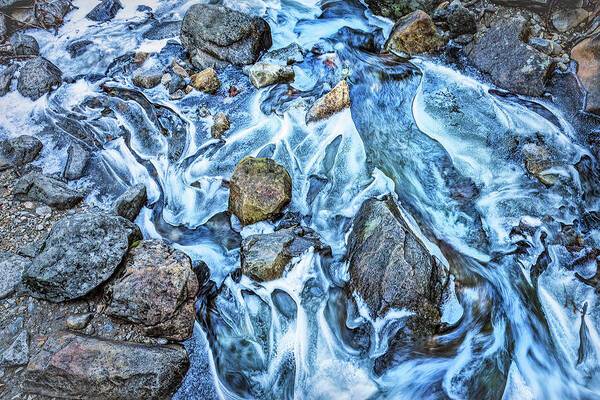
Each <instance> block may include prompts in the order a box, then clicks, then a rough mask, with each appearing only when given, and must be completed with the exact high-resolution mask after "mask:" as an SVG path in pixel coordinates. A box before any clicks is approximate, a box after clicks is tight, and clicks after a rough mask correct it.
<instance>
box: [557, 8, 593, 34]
mask: <svg viewBox="0 0 600 400" xmlns="http://www.w3.org/2000/svg"><path fill="white" fill-rule="evenodd" d="M589 15H590V14H589V13H588V12H587V11H586V10H584V9H583V8H577V9H575V10H567V9H559V10H557V11H556V12H554V13H553V14H552V18H551V19H552V26H554V28H555V29H556V30H557V31H559V32H567V31H570V30H571V29H573V28H575V27H577V26H578V25H580V24H582V23H583V22H585V21H587V19H588V18H589Z"/></svg>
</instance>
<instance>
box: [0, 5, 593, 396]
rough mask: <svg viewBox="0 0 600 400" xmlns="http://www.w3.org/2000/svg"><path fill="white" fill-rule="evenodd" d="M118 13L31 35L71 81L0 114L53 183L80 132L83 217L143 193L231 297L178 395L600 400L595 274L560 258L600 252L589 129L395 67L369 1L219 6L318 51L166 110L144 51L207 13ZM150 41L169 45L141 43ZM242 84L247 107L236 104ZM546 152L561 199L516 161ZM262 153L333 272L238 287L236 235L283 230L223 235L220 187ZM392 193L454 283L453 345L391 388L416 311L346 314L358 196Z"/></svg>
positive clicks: (437, 61) (1, 123)
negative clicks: (177, 25)
mask: <svg viewBox="0 0 600 400" xmlns="http://www.w3.org/2000/svg"><path fill="white" fill-rule="evenodd" d="M123 3H124V5H125V9H124V10H121V11H120V12H119V13H118V15H117V17H116V18H115V19H114V20H113V21H111V22H108V23H102V24H97V23H93V22H91V21H88V20H86V19H85V18H84V16H85V15H86V13H87V12H88V11H89V10H90V9H91V8H92V7H93V6H94V5H95V2H94V1H74V4H75V5H76V6H77V7H78V9H76V10H75V11H74V12H72V13H71V14H69V15H68V17H67V20H66V22H65V24H64V26H62V27H61V28H60V29H59V30H58V31H57V32H44V31H32V32H31V34H33V35H34V36H36V38H37V39H38V41H39V43H40V47H41V48H42V54H44V55H45V57H47V58H48V59H50V61H52V62H53V63H55V64H56V65H57V66H59V67H60V68H61V69H62V70H63V72H64V74H65V75H66V76H68V77H69V80H68V83H65V84H63V85H62V86H61V87H60V88H59V89H58V90H57V91H56V92H54V93H52V94H51V95H50V96H49V97H43V98H41V99H40V100H38V101H36V102H32V101H30V100H28V99H25V98H23V97H21V96H20V95H19V94H18V92H16V91H13V92H11V93H9V94H8V95H7V96H4V97H2V98H0V109H1V110H2V114H1V115H0V137H11V136H17V135H19V134H21V133H22V132H35V133H38V136H39V137H41V138H42V140H43V141H44V144H45V146H44V149H45V150H44V153H43V160H44V161H43V166H44V169H45V172H48V173H53V172H58V171H60V170H61V169H62V165H61V162H60V161H59V159H58V157H57V156H56V154H57V153H58V152H59V151H64V150H65V147H66V143H65V137H66V136H67V135H69V136H71V137H73V138H74V139H76V140H79V141H80V142H81V143H82V144H84V145H85V146H86V147H87V148H88V149H91V150H93V152H94V156H93V159H92V162H93V168H91V170H92V171H93V172H92V174H91V175H90V176H88V177H87V178H86V179H84V180H83V181H79V182H77V183H75V185H78V186H79V187H80V188H83V189H86V190H87V192H88V193H89V195H88V197H87V198H86V201H87V202H88V203H90V204H92V205H95V206H98V207H101V208H107V207H108V206H109V205H110V203H111V201H112V200H114V198H116V197H117V196H118V195H119V194H120V193H122V192H123V191H124V190H125V188H126V187H128V186H129V185H132V184H135V183H143V184H144V185H146V187H147V189H148V193H149V198H150V204H151V205H150V206H149V207H148V208H145V209H144V210H143V211H142V213H141V214H140V216H139V217H138V219H137V221H136V222H137V223H138V225H140V227H141V229H142V231H143V233H144V237H145V238H161V239H164V240H167V241H168V242H170V243H172V244H173V245H174V246H176V247H177V248H179V249H181V250H183V251H185V252H186V253H187V254H188V255H189V256H190V257H191V258H192V259H193V261H194V262H196V263H198V262H200V261H203V262H205V263H206V264H207V265H208V266H209V268H210V271H211V279H212V281H213V282H214V286H210V287H206V288H204V291H203V295H206V294H208V295H214V293H215V291H216V287H221V292H220V295H219V297H218V298H217V300H215V302H214V306H211V307H208V306H209V304H208V303H207V302H206V301H205V298H204V297H201V298H200V299H199V301H198V323H197V324H196V329H195V335H194V338H193V339H191V340H190V341H189V342H188V343H187V344H186V346H187V348H188V350H189V351H190V353H191V358H192V367H191V369H190V372H189V374H188V377H187V378H186V380H185V382H184V384H183V386H182V388H181V389H180V390H179V392H178V393H177V394H176V396H175V397H176V398H177V399H196V398H197V399H210V398H219V397H220V398H225V399H237V398H263V399H281V398H296V399H330V398H335V399H366V398H386V399H387V398H389V399H417V398H418V399H440V398H451V399H466V398H469V399H576V398H586V399H592V398H600V335H599V329H600V304H598V294H597V293H596V292H595V289H594V288H593V287H590V286H588V285H585V284H583V283H582V282H581V281H580V280H578V279H577V278H576V277H575V274H574V272H575V271H578V272H579V273H580V274H581V275H582V276H585V277H589V276H592V275H593V274H594V273H595V267H596V265H595V260H594V257H587V258H586V257H580V258H576V257H574V256H573V254H572V253H570V252H568V251H567V250H566V249H565V245H564V244H565V241H566V239H565V238H566V237H567V236H568V235H569V232H570V231H569V229H571V230H577V229H581V230H582V231H583V235H584V236H585V241H586V243H587V244H588V245H589V248H588V249H587V250H589V249H591V248H592V247H595V246H598V245H599V244H600V243H599V241H600V235H599V233H598V229H597V226H598V224H597V222H596V221H595V218H594V216H595V212H596V211H597V209H598V191H597V189H595V185H597V182H598V180H597V176H596V175H595V173H594V172H593V171H594V169H596V170H597V168H598V166H597V160H596V159H595V157H594V155H593V154H592V152H591V151H590V150H589V149H588V148H587V147H586V145H585V144H584V140H583V139H582V137H581V134H580V132H581V131H582V130H583V129H588V128H589V127H585V126H584V127H583V128H582V126H577V127H575V126H574V122H573V120H572V119H571V118H570V116H569V114H568V113H567V112H566V111H565V110H564V109H562V107H559V106H557V104H556V103H553V102H550V101H549V100H548V99H546V98H541V99H538V98H536V99H533V98H522V97H516V96H512V95H510V94H508V93H504V92H502V91H499V90H496V89H495V88H494V87H493V86H491V85H490V84H489V83H486V80H485V78H483V77H481V76H479V75H478V74H477V73H476V72H475V71H472V70H470V69H469V68H468V67H464V65H463V63H462V62H461V60H460V59H454V58H452V57H448V56H440V57H422V58H415V59H412V60H410V61H407V60H403V59H400V58H397V57H395V56H392V55H380V54H379V53H378V51H377V49H378V48H379V46H381V44H382V42H383V41H384V39H385V37H387V35H388V34H389V32H390V30H391V27H392V23H391V22H390V21H388V20H384V19H381V18H378V17H376V16H373V15H372V14H371V13H370V11H368V10H367V9H366V7H365V6H364V5H363V4H362V3H360V2H359V1H358V0H322V1H316V0H265V1H262V0H244V1H241V0H236V1H234V0H225V1H223V3H224V4H225V5H227V6H229V7H231V8H234V9H239V10H242V11H245V12H249V13H252V14H255V15H261V16H264V17H265V18H266V19H267V21H268V22H269V24H270V25H271V29H272V32H273V42H274V44H273V48H280V47H284V46H286V45H288V44H290V43H292V42H297V43H298V44H300V45H301V46H302V47H303V48H304V49H306V50H311V49H315V51H313V52H312V53H311V52H310V51H309V52H308V53H307V56H306V58H305V60H304V61H303V62H302V63H300V64H296V65H295V66H294V70H295V73H296V81H295V83H294V84H293V85H292V86H293V87H294V88H295V91H293V92H288V90H287V88H285V87H284V85H278V86H271V87H267V88H264V89H260V90H256V89H254V88H253V87H252V86H251V85H250V83H249V81H248V79H247V78H246V77H245V76H244V75H243V71H242V70H241V69H240V68H234V67H228V68H227V69H225V70H223V71H220V72H219V76H220V78H221V80H222V83H223V85H222V87H223V88H222V89H221V92H222V93H221V92H220V93H219V94H218V95H217V96H210V95H206V94H203V93H200V92H193V93H191V94H190V95H187V96H186V97H184V98H183V99H181V100H171V99H170V98H169V96H168V93H166V91H165V90H164V89H162V88H161V87H158V88H155V89H151V90H146V91H144V92H143V94H142V93H141V92H139V91H138V89H136V88H135V86H134V85H133V84H132V83H131V71H130V69H129V68H128V65H129V64H128V61H129V60H130V59H131V54H132V52H135V51H148V52H160V56H159V58H160V59H161V60H163V61H164V62H165V64H168V63H170V60H171V58H172V57H174V56H179V55H180V54H181V51H182V50H181V48H180V47H179V46H178V44H177V41H178V32H177V30H176V29H170V28H168V26H169V24H164V22H165V21H177V20H181V19H182V18H183V15H184V13H185V11H186V10H187V9H188V8H189V6H190V5H191V4H193V3H194V2H193V1H178V0H165V1H158V0H135V1H134V0H131V1H124V2H123ZM140 5H147V6H150V7H152V8H153V10H154V11H153V12H154V18H155V20H149V17H148V14H147V13H145V12H143V11H139V10H138V6H140ZM157 21H162V23H161V22H157ZM155 26H158V27H165V29H164V31H165V32H166V33H165V34H161V35H148V34H146V32H147V31H148V29H149V28H153V27H155ZM149 37H152V38H149ZM157 37H158V38H157ZM84 39H85V40H89V41H91V44H90V45H89V46H88V48H87V50H86V51H85V52H84V53H83V54H82V55H80V56H78V57H76V58H71V56H70V55H69V54H68V52H67V50H66V48H67V46H68V45H70V44H72V43H73V42H76V41H80V40H84ZM317 50H318V51H317ZM343 77H347V78H348V81H349V83H350V88H351V101H352V106H351V109H348V110H345V111H343V112H341V113H339V114H337V115H335V116H333V117H332V118H330V119H328V120H325V121H322V122H318V123H314V124H309V125H307V124H306V123H305V114H306V105H307V104H310V102H311V101H312V100H314V99H316V98H318V97H319V96H320V95H321V94H323V93H325V92H326V91H328V90H329V89H330V88H331V87H332V86H333V85H335V84H336V83H337V82H338V81H339V80H340V79H341V78H343ZM230 85H235V86H236V87H237V88H238V89H239V92H240V94H239V95H237V96H236V97H227V96H226V95H225V92H226V90H227V88H228V87H229V86H230ZM201 107H205V108H207V109H208V110H210V111H211V112H212V113H216V112H220V111H225V112H227V114H228V115H229V117H230V119H231V121H232V129H231V130H230V131H229V132H228V133H227V134H226V141H225V142H220V141H218V140H214V139H212V138H211V137H210V124H211V119H210V118H207V117H204V116H202V115H203V114H202V113H199V112H198V110H199V108H201ZM590 129H591V128H590ZM537 142H543V143H544V144H545V145H546V146H547V147H548V149H549V152H550V153H551V154H552V158H553V160H554V164H553V168H552V179H553V180H555V181H556V183H555V184H554V185H551V186H546V185H544V184H542V183H541V182H540V181H538V180H537V179H536V178H534V177H532V176H530V175H529V174H528V173H527V171H526V170H525V167H524V161H523V156H522V155H521V154H520V152H519V151H518V149H519V148H520V145H521V144H523V143H537ZM248 155H255V156H256V155H261V156H267V157H272V158H273V159H275V160H277V161H278V162H279V163H280V164H282V165H284V166H285V167H286V169H287V170H288V171H289V172H290V175H291V176H292V179H293V201H292V203H291V205H290V211H292V212H294V213H298V214H299V215H301V216H302V219H303V222H304V223H305V224H306V225H307V226H310V227H311V228H313V229H315V230H316V231H317V232H318V233H319V234H320V235H321V237H322V238H323V241H324V242H325V243H327V244H328V245H329V246H331V248H332V253H333V256H332V257H331V259H323V258H322V257H321V256H320V255H319V254H317V253H313V252H312V251H309V252H307V253H306V254H304V255H303V256H302V257H300V258H298V259H295V260H294V261H293V267H292V269H291V270H290V271H289V273H287V274H286V275H285V276H284V277H283V278H282V279H279V280H276V281H273V282H267V283H264V284H257V283H255V282H253V281H251V280H249V279H248V278H246V277H241V278H240V277H239V276H236V272H235V271H236V270H237V269H238V267H239V262H240V261H239V243H240V240H241V238H243V237H245V236H247V235H249V234H253V233H257V232H270V231H272V230H273V229H274V225H273V224H270V223H259V224H256V225H254V226H249V227H245V228H244V229H241V228H240V226H239V224H238V223H237V222H236V221H235V220H231V224H232V228H231V229H230V227H229V224H230V220H229V217H227V216H226V215H225V214H224V212H225V211H226V210H227V199H228V189H227V186H226V184H227V179H228V178H229V177H230V176H231V173H232V171H233V168H234V167H235V165H236V163H237V162H238V161H240V160H241V159H242V158H244V157H245V156H248ZM38 163H40V165H42V164H41V162H40V161H38ZM388 193H393V194H394V196H395V197H396V198H397V199H398V200H399V201H400V202H401V204H402V205H403V207H404V212H405V213H406V214H407V216H409V218H410V219H411V221H412V222H413V223H414V226H415V229H416V230H418V231H419V232H420V234H421V235H422V236H423V238H427V239H425V240H426V241H427V243H428V246H429V247H430V249H431V251H432V252H434V253H435V254H437V255H438V257H439V258H440V259H442V260H444V262H445V263H447V265H448V266H449V267H450V270H451V272H452V273H453V275H454V280H453V283H452V285H451V290H450V292H449V293H448V295H447V300H446V302H445V304H444V310H443V311H444V313H443V321H444V323H445V329H443V330H442V332H441V333H440V334H439V335H437V336H436V337H435V338H433V340H431V341H430V342H428V343H426V344H419V345H415V346H414V347H413V348H409V349H402V350H401V351H399V352H398V353H397V354H394V356H393V357H391V359H389V360H388V361H389V363H390V365H392V366H391V367H390V368H389V369H385V370H383V371H382V370H380V368H379V364H378V362H377V359H378V358H379V357H380V356H381V355H383V354H384V353H385V352H386V350H387V339H388V338H389V337H391V336H392V335H393V334H394V333H395V332H396V331H397V329H399V322H401V321H402V319H403V318H404V317H405V316H406V315H407V314H406V312H405V311H403V310H393V311H390V312H389V313H388V314H387V315H386V316H385V318H382V319H378V320H375V321H372V320H369V317H368V313H366V312H364V310H362V309H361V308H360V307H359V308H358V310H356V312H353V311H352V310H351V309H350V308H348V307H347V305H346V300H345V298H344V297H343V295H342V292H341V290H340V288H341V287H342V286H343V285H344V282H345V281H346V280H347V279H348V276H347V265H346V263H345V260H344V255H345V241H346V237H347V234H348V232H349V230H350V228H351V223H352V218H353V216H354V215H355V213H356V212H357V211H358V209H359V207H360V205H361V204H362V202H363V201H364V200H365V199H367V198H370V197H375V196H383V195H385V194H388ZM582 252H583V253H585V252H586V249H583V250H582ZM359 300H360V299H359ZM359 304H360V301H359ZM365 322H366V323H368V324H370V325H372V327H373V330H372V332H373V337H372V338H371V340H370V346H368V348H363V349H357V348H356V347H355V346H352V345H351V344H350V342H352V339H349V338H351V337H352V335H354V332H355V329H354V328H356V327H359V326H361V325H362V324H364V323H365Z"/></svg>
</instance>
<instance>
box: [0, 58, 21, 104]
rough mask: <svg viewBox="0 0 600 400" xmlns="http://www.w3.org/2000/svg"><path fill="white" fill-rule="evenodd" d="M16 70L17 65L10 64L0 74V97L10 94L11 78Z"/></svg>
mask: <svg viewBox="0 0 600 400" xmlns="http://www.w3.org/2000/svg"><path fill="white" fill-rule="evenodd" d="M18 69H19V66H18V65H17V64H12V65H10V66H8V67H6V68H4V70H3V71H2V72H0V97H2V96H4V95H5V94H7V93H8V92H10V89H11V84H12V81H13V78H14V77H15V73H16V72H17V70H18Z"/></svg>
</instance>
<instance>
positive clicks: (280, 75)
mask: <svg viewBox="0 0 600 400" xmlns="http://www.w3.org/2000/svg"><path fill="white" fill-rule="evenodd" d="M249 72H250V81H251V82H252V84H253V85H254V86H255V87H256V88H258V89H260V88H262V87H265V86H269V85H274V84H276V83H288V82H293V81H294V76H295V75H294V70H293V69H292V67H289V66H287V65H278V64H267V63H264V62H259V63H256V64H254V65H253V66H252V67H250V70H249Z"/></svg>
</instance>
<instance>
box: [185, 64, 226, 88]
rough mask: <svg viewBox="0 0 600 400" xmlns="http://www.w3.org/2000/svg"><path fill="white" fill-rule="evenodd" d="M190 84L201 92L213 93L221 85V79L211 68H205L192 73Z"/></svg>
mask: <svg viewBox="0 0 600 400" xmlns="http://www.w3.org/2000/svg"><path fill="white" fill-rule="evenodd" d="M192 86H193V87H194V89H196V90H200V91H201V92H205V93H210V94H215V93H216V92H217V90H219V88H220V87H221V81H220V80H219V77H218V76H217V72H216V71H215V70H214V69H213V68H206V69H205V70H203V71H201V72H198V73H197V74H194V75H192Z"/></svg>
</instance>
